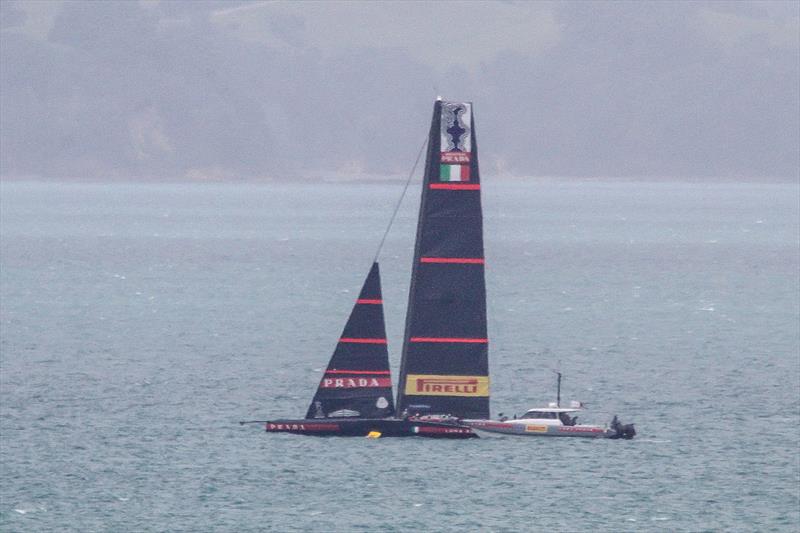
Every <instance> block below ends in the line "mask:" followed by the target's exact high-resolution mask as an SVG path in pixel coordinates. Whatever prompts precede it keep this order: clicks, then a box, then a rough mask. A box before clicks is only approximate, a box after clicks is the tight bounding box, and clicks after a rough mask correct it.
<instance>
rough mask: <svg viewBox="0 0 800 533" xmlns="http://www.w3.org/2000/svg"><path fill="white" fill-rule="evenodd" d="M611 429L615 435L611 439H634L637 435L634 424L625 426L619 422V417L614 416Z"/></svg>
mask: <svg viewBox="0 0 800 533" xmlns="http://www.w3.org/2000/svg"><path fill="white" fill-rule="evenodd" d="M611 429H613V430H614V433H615V434H614V435H613V436H612V437H611V438H612V439H632V438H633V437H634V435H636V429H634V427H633V424H623V423H622V422H620V421H619V419H618V418H617V415H614V419H613V420H612V421H611Z"/></svg>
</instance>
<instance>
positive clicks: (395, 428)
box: [265, 418, 478, 439]
mask: <svg viewBox="0 0 800 533" xmlns="http://www.w3.org/2000/svg"><path fill="white" fill-rule="evenodd" d="M265 429H266V430H267V433H292V434H295V435H311V436H316V437H366V436H368V435H370V434H371V433H374V432H377V433H380V437H381V438H383V437H427V438H434V439H470V438H475V437H477V436H478V435H477V434H476V433H475V432H474V431H473V430H472V428H470V427H469V426H465V425H459V424H449V423H440V422H429V421H420V420H413V419H411V420H410V419H394V418H338V419H337V418H323V419H317V418H306V419H296V420H291V419H282V420H270V421H267V422H266V424H265Z"/></svg>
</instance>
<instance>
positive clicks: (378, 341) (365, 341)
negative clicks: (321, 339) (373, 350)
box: [339, 337, 386, 344]
mask: <svg viewBox="0 0 800 533" xmlns="http://www.w3.org/2000/svg"><path fill="white" fill-rule="evenodd" d="M339 342H352V343H355V344H386V339H354V338H352V337H342V338H341V339H339Z"/></svg>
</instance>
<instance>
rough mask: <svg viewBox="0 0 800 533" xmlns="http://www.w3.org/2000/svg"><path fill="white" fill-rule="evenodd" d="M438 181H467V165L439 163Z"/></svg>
mask: <svg viewBox="0 0 800 533" xmlns="http://www.w3.org/2000/svg"><path fill="white" fill-rule="evenodd" d="M439 181H469V165H439Z"/></svg>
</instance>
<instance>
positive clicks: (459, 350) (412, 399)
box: [397, 100, 489, 418]
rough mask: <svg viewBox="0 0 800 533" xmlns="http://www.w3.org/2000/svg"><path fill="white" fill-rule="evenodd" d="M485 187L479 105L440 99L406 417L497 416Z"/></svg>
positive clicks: (407, 342)
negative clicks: (492, 393)
mask: <svg viewBox="0 0 800 533" xmlns="http://www.w3.org/2000/svg"><path fill="white" fill-rule="evenodd" d="M480 183H481V182H480V172H479V170H478V147H477V142H476V138H475V122H474V120H473V117H472V104H471V103H470V102H445V101H441V100H438V101H437V102H436V103H435V104H434V108H433V120H432V123H431V130H430V136H429V138H428V152H427V157H426V163H425V177H424V179H423V191H422V201H421V207H420V212H419V222H418V226H417V240H416V245H415V249H414V264H413V267H412V276H411V287H410V292H409V302H408V310H407V314H406V330H405V337H404V341H403V354H402V361H401V364H400V378H399V383H398V399H397V409H398V411H399V412H401V413H403V412H407V413H408V414H415V413H417V412H419V413H430V414H449V415H453V416H458V417H463V418H489V363H488V348H489V341H488V338H487V332H486V282H485V277H484V256H483V217H482V214H481V191H480V188H481V185H480Z"/></svg>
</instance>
